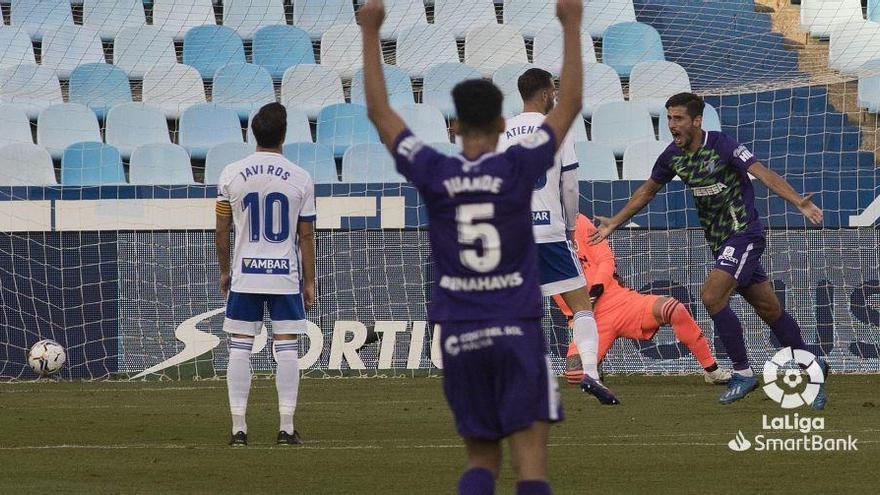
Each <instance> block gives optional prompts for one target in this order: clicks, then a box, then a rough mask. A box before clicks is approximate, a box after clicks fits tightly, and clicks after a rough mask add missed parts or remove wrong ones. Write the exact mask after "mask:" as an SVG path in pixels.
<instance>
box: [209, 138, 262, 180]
mask: <svg viewBox="0 0 880 495" xmlns="http://www.w3.org/2000/svg"><path fill="white" fill-rule="evenodd" d="M254 151H256V146H255V145H254V144H252V143H221V144H217V145H214V146H212V147H211V149H209V150H208V155H207V156H206V157H205V184H216V183H217V181H218V180H219V179H220V173H222V172H223V169H224V168H225V167H226V166H227V165H229V164H230V163H232V162H237V161H239V160H243V159H245V158H247V157H248V156H250V155H251V154H253V152H254Z"/></svg>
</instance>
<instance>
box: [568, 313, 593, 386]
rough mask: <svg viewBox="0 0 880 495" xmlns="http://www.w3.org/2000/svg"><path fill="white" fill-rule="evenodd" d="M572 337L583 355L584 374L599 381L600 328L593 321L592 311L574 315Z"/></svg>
mask: <svg viewBox="0 0 880 495" xmlns="http://www.w3.org/2000/svg"><path fill="white" fill-rule="evenodd" d="M571 335H572V337H573V338H574V343H575V345H577V347H578V353H579V354H580V355H581V363H583V365H584V373H586V374H587V375H588V376H589V377H590V378H593V379H596V380H598V379H599V368H598V362H599V356H598V354H599V328H598V327H597V326H596V320H595V319H593V312H592V311H578V312H577V313H575V315H574V323H573V324H572V331H571Z"/></svg>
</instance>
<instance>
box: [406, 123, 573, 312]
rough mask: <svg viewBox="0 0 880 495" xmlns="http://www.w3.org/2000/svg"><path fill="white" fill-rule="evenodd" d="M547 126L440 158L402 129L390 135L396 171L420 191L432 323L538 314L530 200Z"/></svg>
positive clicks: (547, 159)
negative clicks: (505, 143)
mask: <svg viewBox="0 0 880 495" xmlns="http://www.w3.org/2000/svg"><path fill="white" fill-rule="evenodd" d="M555 154H556V138H555V136H554V135H553V131H552V130H550V128H548V127H547V126H541V127H540V128H539V129H538V131H537V132H535V133H534V134H532V135H531V136H529V137H527V138H525V139H523V140H522V141H521V142H520V143H518V144H517V145H516V146H512V147H510V148H508V149H507V151H505V152H503V153H486V154H484V155H482V156H480V157H479V158H477V159H476V160H468V159H466V158H465V157H464V156H463V155H460V154H459V155H456V156H446V155H444V154H442V153H439V152H437V151H436V150H434V149H432V148H430V147H429V146H426V145H425V144H424V143H423V142H422V141H421V140H420V139H419V138H418V137H416V136H414V135H413V134H412V132H410V131H409V130H408V129H407V130H405V131H403V132H402V133H400V135H399V136H398V137H397V139H395V141H394V159H395V161H396V163H397V171H398V172H400V173H401V174H402V175H403V176H404V177H406V178H407V180H409V181H410V182H411V183H412V184H413V185H414V186H416V188H417V189H418V190H419V192H420V193H421V195H422V198H423V200H424V201H425V205H426V207H427V210H428V223H429V229H428V237H429V238H430V241H431V254H432V256H433V259H434V286H433V288H432V293H431V294H432V295H431V299H432V300H431V305H430V307H429V308H428V318H429V319H430V320H431V321H434V322H445V321H467V320H489V319H499V318H506V319H513V318H523V319H526V318H540V317H541V316H542V314H543V306H542V299H541V291H540V288H539V276H538V264H537V254H536V253H537V250H536V248H535V240H534V237H533V235H532V215H531V200H532V189H533V186H534V184H535V180H537V178H538V177H540V176H541V174H543V173H544V172H545V171H547V169H549V168H550V167H552V166H553V159H554V156H555Z"/></svg>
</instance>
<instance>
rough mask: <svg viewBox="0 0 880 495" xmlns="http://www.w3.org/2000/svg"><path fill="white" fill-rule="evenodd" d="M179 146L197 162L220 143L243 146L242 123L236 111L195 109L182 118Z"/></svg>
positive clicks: (185, 111)
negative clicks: (241, 144) (240, 144)
mask: <svg viewBox="0 0 880 495" xmlns="http://www.w3.org/2000/svg"><path fill="white" fill-rule="evenodd" d="M179 141H180V145H181V146H183V147H184V148H186V150H187V151H189V154H190V155H191V156H192V157H193V158H195V159H196V160H204V159H205V155H206V154H207V153H208V150H209V149H210V148H211V147H212V146H214V145H216V144H221V143H241V142H244V138H243V137H242V134H241V123H240V121H239V120H238V114H236V113H235V111H234V110H231V109H229V108H226V107H221V106H218V105H193V106H191V107H189V108H187V109H186V110H184V111H183V115H181V116H180V130H179Z"/></svg>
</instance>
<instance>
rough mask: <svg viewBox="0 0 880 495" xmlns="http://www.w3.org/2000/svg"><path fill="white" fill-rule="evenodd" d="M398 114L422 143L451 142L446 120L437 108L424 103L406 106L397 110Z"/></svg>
mask: <svg viewBox="0 0 880 495" xmlns="http://www.w3.org/2000/svg"><path fill="white" fill-rule="evenodd" d="M397 113H398V114H400V118H402V119H403V121H404V122H406V126H407V127H409V130H410V131H412V133H413V134H415V135H416V136H418V137H419V139H421V140H422V141H424V142H426V143H442V142H447V143H448V142H449V131H448V130H447V127H446V119H444V118H443V114H442V113H440V110H437V109H436V108H435V107H432V106H431V105H426V104H424V103H420V104H417V105H404V106H401V107H399V108H397Z"/></svg>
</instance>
